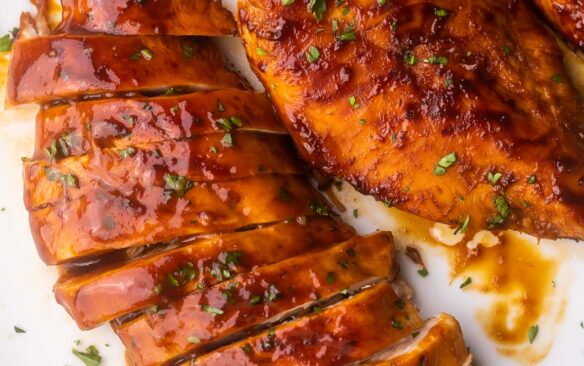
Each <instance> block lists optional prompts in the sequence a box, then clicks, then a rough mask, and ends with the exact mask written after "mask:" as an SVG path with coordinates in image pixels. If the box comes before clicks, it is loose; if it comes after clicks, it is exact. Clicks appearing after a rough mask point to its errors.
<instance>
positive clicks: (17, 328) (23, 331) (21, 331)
mask: <svg viewBox="0 0 584 366" xmlns="http://www.w3.org/2000/svg"><path fill="white" fill-rule="evenodd" d="M14 332H16V333H26V330H24V329H22V328H20V327H17V326H16V325H15V326H14Z"/></svg>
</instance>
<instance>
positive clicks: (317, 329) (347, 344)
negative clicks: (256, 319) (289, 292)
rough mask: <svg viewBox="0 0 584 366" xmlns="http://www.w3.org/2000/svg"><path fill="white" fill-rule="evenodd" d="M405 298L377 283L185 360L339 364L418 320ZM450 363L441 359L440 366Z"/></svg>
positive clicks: (221, 365)
mask: <svg viewBox="0 0 584 366" xmlns="http://www.w3.org/2000/svg"><path fill="white" fill-rule="evenodd" d="M421 323H422V322H421V320H420V318H419V316H418V314H417V312H416V310H415V308H414V306H413V305H412V304H411V303H409V302H408V301H404V300H401V299H399V298H398V297H397V296H396V294H395V293H394V292H393V290H392V288H391V285H389V284H387V283H381V284H378V285H376V286H375V287H373V288H372V289H369V290H365V291H363V292H361V293H359V294H357V295H355V296H354V297H352V298H350V299H348V300H345V301H343V302H341V303H339V304H337V305H335V306H333V307H331V308H328V309H326V310H324V311H322V312H321V313H317V314H313V315H310V316H306V317H302V318H300V319H298V320H295V321H293V322H290V323H288V324H284V325H282V326H279V327H276V328H275V329H274V330H273V331H268V332H264V333H262V334H260V335H258V336H255V337H250V338H248V339H246V340H244V341H241V342H238V343H234V344H232V345H229V346H226V347H224V348H220V349H219V350H217V351H214V352H212V353H209V354H207V355H205V356H202V357H200V358H198V359H195V360H194V361H193V362H189V363H185V364H184V365H183V366H187V365H197V366H199V365H200V366H203V365H205V366H231V365H246V366H252V365H268V364H269V365H281V366H285V365H289V366H304V365H306V366H308V365H319V366H329V365H330V366H337V365H344V364H346V363H348V362H351V361H355V360H359V359H361V358H364V357H367V356H369V355H371V354H372V353H373V352H375V351H376V350H378V349H380V348H383V347H386V346H388V345H390V344H392V343H394V342H396V341H398V340H399V339H401V338H403V337H409V336H410V334H411V332H412V331H413V330H415V329H416V328H417V327H419V326H420V325H421ZM446 365H448V366H453V365H450V364H442V366H446Z"/></svg>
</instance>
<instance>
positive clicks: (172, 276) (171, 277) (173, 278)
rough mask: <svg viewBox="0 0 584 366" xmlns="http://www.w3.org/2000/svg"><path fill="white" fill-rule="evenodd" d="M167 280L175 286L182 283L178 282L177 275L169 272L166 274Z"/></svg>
mask: <svg viewBox="0 0 584 366" xmlns="http://www.w3.org/2000/svg"><path fill="white" fill-rule="evenodd" d="M166 278H167V280H168V284H169V285H171V286H173V287H178V286H179V285H180V284H179V282H178V280H177V279H176V277H175V276H174V274H173V273H169V274H168V275H167V276H166Z"/></svg>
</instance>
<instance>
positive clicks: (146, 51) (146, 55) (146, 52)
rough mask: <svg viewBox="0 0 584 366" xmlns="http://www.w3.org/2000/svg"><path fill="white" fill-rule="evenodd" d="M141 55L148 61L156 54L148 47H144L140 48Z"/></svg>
mask: <svg viewBox="0 0 584 366" xmlns="http://www.w3.org/2000/svg"><path fill="white" fill-rule="evenodd" d="M140 55H141V56H142V57H143V58H144V60H147V61H150V60H152V57H154V54H153V53H152V51H150V50H149V49H148V48H142V49H141V50H140Z"/></svg>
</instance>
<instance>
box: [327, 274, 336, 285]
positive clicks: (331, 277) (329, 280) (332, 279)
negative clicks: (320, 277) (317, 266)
mask: <svg viewBox="0 0 584 366" xmlns="http://www.w3.org/2000/svg"><path fill="white" fill-rule="evenodd" d="M326 283H328V284H329V285H332V284H333V283H335V273H334V272H329V273H327V274H326Z"/></svg>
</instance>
